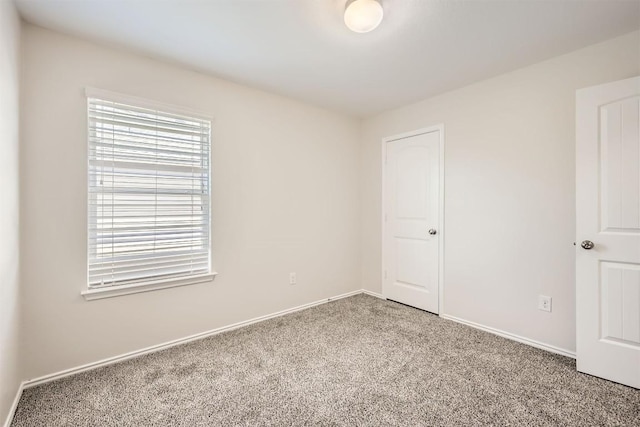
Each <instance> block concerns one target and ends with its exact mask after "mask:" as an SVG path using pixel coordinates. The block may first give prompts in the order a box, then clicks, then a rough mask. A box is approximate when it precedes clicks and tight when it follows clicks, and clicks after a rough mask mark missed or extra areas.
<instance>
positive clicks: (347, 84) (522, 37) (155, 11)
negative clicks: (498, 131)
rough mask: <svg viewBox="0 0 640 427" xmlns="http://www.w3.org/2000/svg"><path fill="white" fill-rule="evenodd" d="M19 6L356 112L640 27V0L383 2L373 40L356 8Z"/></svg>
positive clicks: (215, 3) (42, 19)
mask: <svg viewBox="0 0 640 427" xmlns="http://www.w3.org/2000/svg"><path fill="white" fill-rule="evenodd" d="M16 3H17V6H18V9H19V10H20V12H21V14H22V16H23V17H24V18H25V19H26V20H27V21H29V22H32V23H35V24H37V25H41V26H43V27H47V28H52V29H55V30H59V31H62V32H65V33H69V34H74V35H78V36H82V37H86V38H90V39H94V40H98V41H102V42H107V43H109V44H112V45H117V46H122V47H127V48H130V49H134V50H135V51H138V52H142V53H145V54H150V55H153V56H157V57H161V58H164V59H168V60H171V61H175V62H179V63H182V64H185V65H187V66H189V67H191V68H195V69H198V70H201V71H204V72H208V73H211V74H213V75H216V76H219V77H223V78H226V79H229V80H232V81H236V82H239V83H244V84H248V85H251V86H255V87H258V88H262V89H265V90H269V91H272V92H276V93H281V94H284V95H288V96H291V97H294V98H297V99H300V100H304V101H307V102H310V103H313V104H317V105H320V106H324V107H328V108H331V109H334V110H338V111H342V112H346V113H349V114H352V115H356V116H368V115H372V114H375V113H378V112H381V111H383V110H387V109H390V108H394V107H398V106H401V105H404V104H408V103H410V102H413V101H417V100H420V99H423V98H426V97H429V96H432V95H435V94H438V93H442V92H445V91H448V90H451V89H455V88H458V87H461V86H464V85H466V84H469V83H472V82H475V81H478V80H482V79H484V78H488V77H491V76H494V75H497V74H500V73H503V72H506V71H510V70H514V69H516V68H519V67H522V66H525V65H528V64H532V63H535V62H538V61H541V60H544V59H547V58H551V57H553V56H556V55H559V54H562V53H565V52H569V51H571V50H575V49H578V48H580V47H583V46H587V45H590V44H593V43H597V42H599V41H602V40H606V39H608V38H612V37H615V36H617V35H621V34H625V33H628V32H630V31H633V30H635V29H638V28H639V27H640V1H638V0H632V1H628V0H627V1H618V0H595V1H592V0H573V1H569V0H466V1H461V0H383V5H384V9H385V18H384V20H383V22H382V24H381V25H380V27H378V29H376V30H375V31H373V32H371V33H367V34H356V33H352V32H350V31H349V30H348V29H347V28H346V27H345V25H344V23H343V21H342V16H343V9H344V3H345V0H16ZM639 49H640V40H639Z"/></svg>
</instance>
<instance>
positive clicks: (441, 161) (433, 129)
mask: <svg viewBox="0 0 640 427" xmlns="http://www.w3.org/2000/svg"><path fill="white" fill-rule="evenodd" d="M432 132H440V150H439V151H440V159H439V162H438V165H439V168H440V170H439V175H440V176H439V179H440V183H439V184H440V185H439V189H438V193H439V194H438V217H439V218H438V233H439V234H440V238H439V239H438V316H442V315H443V314H444V236H445V230H444V123H440V124H437V125H433V126H428V127H424V128H421V129H416V130H413V131H409V132H404V133H401V134H396V135H391V136H387V137H385V138H382V156H381V159H380V164H381V170H382V176H381V178H380V183H381V196H382V198H381V200H382V206H381V209H380V210H381V217H380V219H381V221H380V222H381V223H382V227H381V230H382V246H381V248H380V249H381V251H380V256H381V259H382V263H381V264H382V269H381V271H380V278H381V284H382V295H383V296H384V297H385V299H386V295H385V292H384V289H385V280H386V277H385V276H386V270H387V260H386V259H385V245H386V241H385V233H386V227H385V225H386V221H385V210H386V209H385V208H386V194H385V186H386V176H387V167H386V164H387V144H388V143H389V142H392V141H397V140H399V139H405V138H411V137H413V136H418V135H423V134H426V133H432Z"/></svg>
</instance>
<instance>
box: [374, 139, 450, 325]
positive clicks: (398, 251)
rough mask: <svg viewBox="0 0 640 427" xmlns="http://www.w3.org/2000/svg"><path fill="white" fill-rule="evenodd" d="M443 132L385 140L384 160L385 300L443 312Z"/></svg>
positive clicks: (434, 311) (433, 311)
mask: <svg viewBox="0 0 640 427" xmlns="http://www.w3.org/2000/svg"><path fill="white" fill-rule="evenodd" d="M441 135H442V130H441V129H440V128H435V129H431V130H425V131H423V132H421V133H414V134H409V135H407V136H400V137H396V138H391V139H387V140H385V141H384V145H385V160H384V163H385V165H384V170H385V173H384V186H383V188H384V202H383V203H384V212H383V214H384V218H383V221H384V224H383V228H384V234H383V236H384V239H383V240H384V241H383V270H384V271H383V294H384V296H385V297H386V298H388V299H391V300H394V301H398V302H401V303H403V304H407V305H411V306H413V307H417V308H420V309H423V310H427V311H430V312H432V313H438V311H439V301H438V296H439V285H438V284H439V273H440V239H442V230H441V229H440V222H441V221H440V181H441V176H440V167H441V164H440V149H441V148H440V143H441Z"/></svg>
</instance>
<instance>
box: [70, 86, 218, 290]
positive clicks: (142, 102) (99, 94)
mask: <svg viewBox="0 0 640 427" xmlns="http://www.w3.org/2000/svg"><path fill="white" fill-rule="evenodd" d="M84 95H85V96H84V98H85V114H86V121H85V129H86V145H85V148H86V150H87V151H86V161H87V171H86V187H85V197H86V199H85V208H86V219H87V222H86V223H85V230H84V231H85V233H86V234H85V245H86V251H85V253H86V257H87V258H86V259H85V269H86V270H85V273H86V276H85V283H84V289H83V290H82V291H81V292H80V293H81V295H82V296H83V297H84V298H85V300H87V301H92V300H96V299H102V298H111V297H116V296H121V295H128V294H134V293H139V292H148V291H154V290H159V289H167V288H173V287H177V286H185V285H194V284H199V283H206V282H211V281H213V279H214V278H215V276H216V275H217V274H218V273H217V272H216V271H215V270H214V268H213V248H212V234H213V233H212V231H213V230H212V228H213V227H212V224H213V218H212V204H213V203H212V193H213V189H212V187H211V184H212V171H213V165H212V158H213V155H212V152H213V140H212V133H213V125H214V122H215V120H214V117H212V116H211V115H209V114H206V113H202V112H199V111H194V110H190V109H186V108H182V107H178V106H175V105H170V104H165V103H162V102H156V101H151V100H148V99H144V98H139V97H135V96H129V95H124V94H120V93H116V92H111V91H107V90H102V89H96V88H91V87H87V88H85V93H84ZM90 98H98V99H101V100H104V101H111V102H117V103H122V104H126V105H130V106H132V107H139V108H149V109H154V110H157V111H160V112H165V113H169V114H178V115H183V116H188V117H190V118H194V119H200V120H207V121H209V123H210V127H209V174H208V179H209V183H208V184H209V206H208V208H209V236H208V255H209V271H208V272H207V273H201V274H193V275H190V276H183V277H171V278H157V279H150V280H145V281H141V282H139V283H131V284H122V285H112V286H105V287H90V286H89V252H90V250H89V233H90V231H89V226H90V220H89V215H90V214H91V207H90V203H89V186H90V168H89V161H90V157H89V151H88V150H89V145H90V142H89V139H90V129H89V124H90V118H89V99H90Z"/></svg>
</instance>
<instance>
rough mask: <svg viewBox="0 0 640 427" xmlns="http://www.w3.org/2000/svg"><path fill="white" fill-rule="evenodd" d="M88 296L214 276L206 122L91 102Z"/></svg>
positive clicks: (107, 103) (120, 104) (207, 125)
mask: <svg viewBox="0 0 640 427" xmlns="http://www.w3.org/2000/svg"><path fill="white" fill-rule="evenodd" d="M88 113H89V114H88V117H89V212H88V216H89V221H88V226H89V230H88V231H89V233H88V236H89V246H88V248H89V258H88V259H89V278H88V279H89V288H90V289H95V288H101V287H110V286H117V285H130V284H137V283H145V282H153V281H161V280H164V279H173V278H182V277H189V276H194V275H200V274H207V273H208V272H210V249H209V248H210V245H209V235H210V215H209V204H210V185H209V176H210V135H211V122H210V121H209V120H206V119H203V118H195V117H189V116H185V115H180V114H172V113H167V112H163V111H157V110H155V109H149V108H140V107H136V106H133V105H126V104H123V103H118V102H112V101H107V100H103V99H98V98H93V97H89V98H88Z"/></svg>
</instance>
